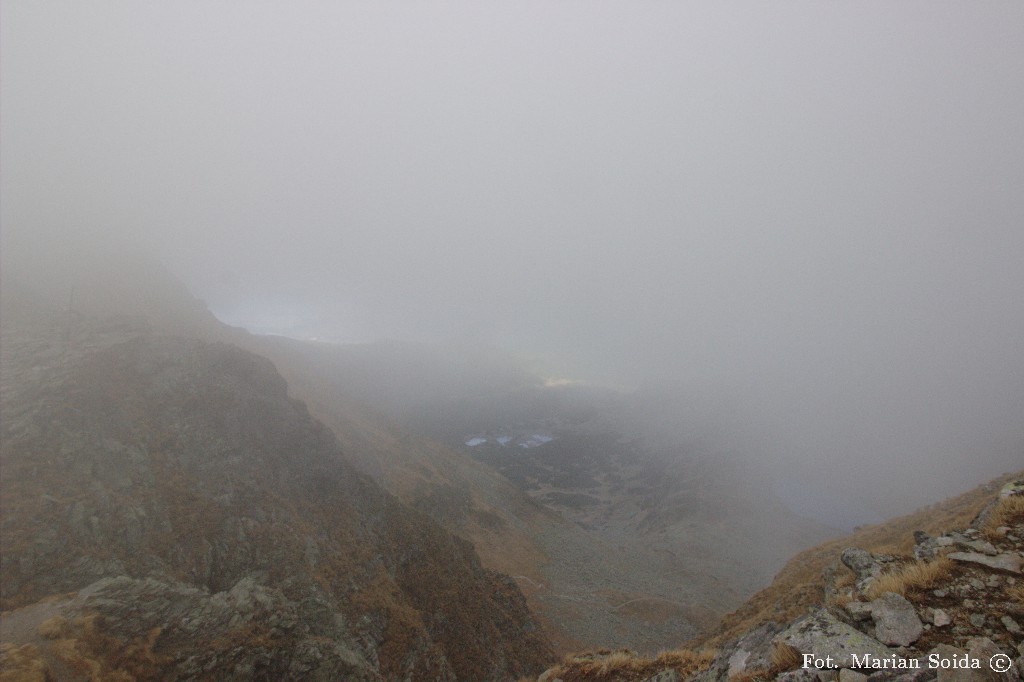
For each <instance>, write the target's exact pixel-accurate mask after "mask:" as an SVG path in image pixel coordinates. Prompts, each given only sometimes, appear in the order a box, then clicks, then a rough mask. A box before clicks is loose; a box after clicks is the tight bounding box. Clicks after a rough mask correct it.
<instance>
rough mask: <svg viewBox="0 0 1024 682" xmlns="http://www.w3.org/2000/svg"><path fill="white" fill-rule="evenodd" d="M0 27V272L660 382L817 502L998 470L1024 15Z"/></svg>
mask: <svg viewBox="0 0 1024 682" xmlns="http://www.w3.org/2000/svg"><path fill="white" fill-rule="evenodd" d="M0 19H2V21H0V31H2V35H0V39H2V42H0V50H2V55H0V56H2V59H0V70H2V73H0V76H2V77H0V88H2V92H0V96H2V100H0V103H2V117H0V125H2V156H0V163H2V168H0V170H2V223H3V239H4V247H5V249H7V248H11V249H15V247H16V246H17V245H18V243H20V242H24V241H27V240H30V239H34V238H37V237H39V236H43V238H44V239H49V240H54V241H53V243H73V242H76V240H82V239H84V240H95V239H97V238H98V237H97V236H98V235H103V236H105V237H108V238H110V239H113V240H115V241H117V240H126V241H131V242H132V243H134V244H139V245H142V246H144V247H146V248H148V249H150V250H152V251H153V252H154V253H156V254H157V255H158V256H159V257H161V258H162V259H164V260H165V261H166V262H167V264H168V266H169V267H170V268H171V269H172V270H173V271H175V272H176V273H177V274H178V275H179V276H181V277H182V278H183V279H184V280H185V281H186V283H187V284H188V285H189V287H190V288H191V289H192V291H193V292H194V293H195V294H196V295H198V296H200V297H202V298H204V299H205V300H207V301H208V302H209V303H210V305H211V307H212V308H213V309H214V310H215V311H216V312H218V313H219V314H220V315H221V316H222V317H224V318H225V319H227V320H228V321H232V322H235V323H240V322H245V323H248V324H250V325H252V326H253V327H255V328H260V329H276V330H278V331H289V330H292V331H301V332H302V333H310V334H317V335H321V336H326V337H331V338H336V339H340V340H368V339H374V338H382V337H392V338H396V337H397V338H412V339H444V338H450V337H453V336H469V337H474V338H480V339H483V340H488V341H492V342H496V343H499V344H501V345H504V346H506V347H508V348H510V349H512V350H516V351H519V352H524V353H528V354H532V355H539V356H543V357H545V358H548V359H549V360H550V362H551V363H552V365H553V366H558V367H562V368H563V370H562V371H563V372H564V373H566V374H569V375H575V376H583V377H590V378H597V379H600V380H606V381H614V382H620V383H625V384H634V385H635V384H640V383H643V382H647V381H651V380H652V379H662V378H666V377H669V378H673V379H679V380H682V381H683V382H684V383H686V384H687V385H689V386H691V387H692V390H693V392H694V395H697V396H704V395H708V396H711V395H713V396H716V398H715V402H716V404H719V403H723V404H727V405H729V408H728V410H727V412H728V414H729V418H728V421H729V422H730V424H732V426H730V427H729V430H730V432H731V433H732V434H733V435H734V436H735V437H736V438H738V439H739V440H742V441H746V440H749V441H750V443H751V444H752V445H750V446H749V447H751V448H755V449H760V450H761V451H765V452H768V453H770V455H771V456H774V457H778V458H780V461H788V462H792V463H799V465H800V466H801V467H805V465H806V466H807V467H809V468H814V467H826V468H827V467H833V469H831V470H830V472H831V473H833V474H834V473H836V472H837V471H838V472H840V473H842V472H846V471H847V469H849V471H850V472H853V471H857V470H863V468H864V466H863V464H853V463H850V464H842V462H853V461H854V460H857V458H864V457H867V461H869V462H870V463H872V464H877V465H878V466H879V467H881V469H880V471H882V472H883V473H885V472H888V471H890V469H893V468H894V467H895V468H902V469H911V468H914V469H915V470H916V471H918V472H920V471H923V470H929V471H930V470H931V469H937V468H940V469H942V473H941V474H938V473H936V475H937V476H938V475H941V476H943V477H949V478H950V479H952V478H956V476H959V475H961V474H962V475H964V476H967V477H968V478H971V472H974V474H973V478H974V479H978V478H979V477H980V476H983V475H987V474H988V473H989V471H988V470H989V469H997V471H995V473H998V472H999V471H1001V470H1003V469H1006V468H1010V466H1012V465H1015V464H1016V465H1020V464H1021V463H1024V454H1022V449H1021V447H1022V446H1021V444H1022V442H1024V427H1022V422H1024V123H1022V122H1024V3H1020V2H1018V1H1017V0H1013V1H1010V2H985V3H977V2H971V1H967V0H964V1H962V2H934V1H931V0H929V1H927V2H899V3H894V2H888V1H886V2H827V3H825V2H775V3H762V2H749V3H739V2H737V3H721V2H703V3H696V2H687V3H680V2H640V3H637V2H593V1H588V2H548V1H545V2H521V1H517V2H487V3H479V2H464V3H462V2H425V3H398V2H360V3H353V2H276V3H273V2H256V3H248V2H246V3H242V2H188V1H185V2H173V3H168V2H128V1H125V2H103V1H92V2H88V3H85V2H71V1H68V2H45V1H38V0H4V2H3V4H2V17H0ZM740 422H741V423H742V424H743V428H737V427H735V423H740ZM968 451H970V452H971V453H977V454H970V455H968V454H965V453H966V452H968ZM994 452H999V453H1002V454H991V453H994ZM865 453H871V454H870V456H868V455H866V454H865ZM979 457H981V458H982V459H983V461H984V463H985V465H984V471H982V472H981V473H980V474H979V473H978V466H979V464H978V458H979ZM812 459H813V461H815V462H821V463H822V464H820V465H819V464H815V465H811V464H810V463H809V462H810V461H811V460H812ZM883 463H884V466H883ZM894 463H896V464H894ZM887 467H888V468H887ZM1000 467H1002V468H1000ZM821 475H822V476H824V475H825V474H821ZM922 475H926V474H922ZM927 475H931V474H930V473H929V474H927ZM957 487H962V486H959V485H957V484H955V483H954V484H953V485H952V488H953V489H956V488H957Z"/></svg>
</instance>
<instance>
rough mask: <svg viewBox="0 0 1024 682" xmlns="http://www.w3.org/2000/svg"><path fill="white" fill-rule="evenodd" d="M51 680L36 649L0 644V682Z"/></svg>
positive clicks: (26, 645)
mask: <svg viewBox="0 0 1024 682" xmlns="http://www.w3.org/2000/svg"><path fill="white" fill-rule="evenodd" d="M50 679H52V678H51V677H50V670H49V668H48V667H47V665H46V662H45V661H43V658H42V656H41V655H40V653H39V649H38V647H36V646H35V645H33V644H24V645H22V646H17V645H15V644H11V643H9V642H6V643H4V644H0V682H47V680H50Z"/></svg>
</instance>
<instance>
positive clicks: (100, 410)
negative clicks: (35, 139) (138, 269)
mask: <svg viewBox="0 0 1024 682" xmlns="http://www.w3.org/2000/svg"><path fill="white" fill-rule="evenodd" d="M8 303H9V301H5V304H4V309H5V311H10V310H16V311H17V310H21V309H22V308H25V309H29V310H38V309H37V308H35V307H34V306H31V305H29V306H16V307H13V308H12V307H8ZM2 334H3V335H2V339H0V349H2V352H3V357H2V363H0V367H2V372H3V375H2V379H3V381H2V387H3V388H2V403H0V406H2V428H3V434H2V436H3V439H2V461H3V466H2V469H0V477H2V480H0V485H2V489H3V491H4V494H3V496H2V522H0V523H2V525H0V531H2V535H0V539H2V544H3V553H2V557H0V561H2V563H0V577H2V580H0V599H2V607H3V609H4V614H3V617H2V619H0V623H2V629H3V632H2V640H3V642H4V666H5V667H4V670H5V672H4V674H5V675H7V674H10V675H23V677H22V679H33V678H32V677H31V675H37V678H38V679H45V675H46V674H49V675H50V676H51V677H53V678H56V679H100V678H104V679H133V678H139V679H143V678H145V679H211V680H212V679H217V680H221V679H238V680H242V679H246V680H248V679H274V680H277V679H353V680H361V679H365V680H380V679H385V680H400V679H401V680H428V679H429V680H506V679H511V678H514V677H516V676H518V675H521V674H525V673H527V672H529V671H530V670H531V669H533V670H536V669H537V668H538V667H539V665H540V664H541V663H542V662H543V661H545V660H546V659H547V658H548V657H549V656H550V655H551V653H550V649H549V648H548V645H547V643H546V641H545V640H544V639H543V637H542V636H541V635H540V633H539V631H538V629H537V626H536V625H535V623H534V622H533V620H532V618H531V617H530V615H529V612H528V610H527V607H526V604H525V601H524V599H523V597H522V594H521V593H520V591H519V590H518V588H517V587H516V586H515V584H514V583H513V582H512V581H511V580H510V579H508V578H507V577H504V576H501V575H499V574H497V573H494V572H492V571H489V570H487V569H484V568H483V567H482V566H481V565H480V562H479V559H478V558H477V556H476V554H475V552H474V551H473V548H472V546H471V545H470V544H469V543H468V542H466V541H464V540H460V539H458V538H456V537H453V536H452V535H450V534H449V533H448V532H446V531H444V530H443V529H442V528H441V527H440V526H438V525H437V524H436V523H434V522H432V521H431V520H429V519H428V518H427V517H425V516H424V515H422V514H420V513H418V512H416V511H414V510H412V509H410V508H408V507H406V506H405V505H403V504H402V503H400V502H398V501H397V500H396V499H395V498H393V497H392V496H391V495H389V494H387V493H385V492H383V491H382V490H381V489H380V488H379V487H378V486H377V485H376V484H375V483H374V482H373V481H372V480H371V479H370V478H369V477H367V476H366V475H364V474H361V473H359V472H358V471H357V470H356V469H355V468H354V467H353V466H352V465H351V464H350V463H349V462H348V461H347V460H346V457H345V456H344V453H343V451H342V449H341V447H339V445H338V443H337V441H336V439H335V437H334V436H333V434H332V433H331V432H330V431H329V430H328V429H327V428H325V427H324V426H323V425H322V424H320V423H319V422H317V421H316V420H315V419H313V418H312V417H311V416H310V414H309V413H308V411H307V410H306V408H305V406H304V405H303V404H302V403H299V402H297V401H295V400H293V399H291V398H290V397H289V395H288V391H287V386H286V384H285V382H284V380H283V379H282V378H281V377H280V376H279V375H278V374H277V373H276V371H275V370H274V368H273V366H272V365H271V363H270V362H268V361H267V360H265V359H262V358H260V357H258V356H254V355H252V354H250V353H248V352H245V351H243V350H240V349H239V348H237V347H233V346H230V345H227V344H221V343H207V342H202V341H197V340H189V339H182V338H176V337H168V336H163V335H160V334H157V333H153V332H152V331H150V330H149V329H148V328H147V326H146V325H145V324H144V323H142V322H140V321H139V320H136V319H126V318H121V319H107V320H103V321H100V320H97V319H95V318H90V317H85V316H81V315H56V314H50V313H46V314H33V315H25V314H21V313H18V314H16V315H13V316H7V315H5V317H4V319H3V325H2ZM47 671H48V672H47ZM14 679H17V678H16V677H15V678H14Z"/></svg>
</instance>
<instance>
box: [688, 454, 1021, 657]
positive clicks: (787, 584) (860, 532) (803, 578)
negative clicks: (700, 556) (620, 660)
mask: <svg viewBox="0 0 1024 682" xmlns="http://www.w3.org/2000/svg"><path fill="white" fill-rule="evenodd" d="M1022 473H1024V472H1018V473H1016V474H1005V475H1003V476H1002V477H1000V478H998V479H996V480H995V481H992V482H990V483H987V484H984V485H980V486H978V487H976V488H974V489H973V490H969V491H968V492H966V493H963V494H962V495H958V496H957V497H953V498H950V499H948V500H944V501H942V502H938V503H936V504H933V505H930V506H928V507H924V508H922V509H919V510H917V511H915V512H913V513H911V514H908V515H906V516H901V517H898V518H895V519H892V520H890V521H886V522H885V523H881V524H876V525H870V526H863V527H861V528H858V529H857V530H855V531H854V532H853V533H851V534H850V535H847V536H845V537H842V538H839V539H837V540H831V541H829V542H825V543H822V544H820V545H818V546H816V547H813V548H811V549H808V550H806V551H803V552H800V553H799V554H797V555H796V556H794V557H793V558H792V559H790V561H789V562H788V563H787V564H786V566H785V567H784V568H783V569H782V570H781V571H779V574H778V575H777V576H776V577H775V580H773V581H772V584H771V585H769V586H768V587H766V588H765V589H763V590H761V591H760V592H758V593H757V594H755V595H754V596H753V597H751V598H750V599H749V600H748V601H747V603H745V604H744V605H743V606H741V607H740V608H738V609H737V610H736V611H734V612H732V613H730V614H729V615H727V616H726V617H725V618H723V619H722V622H721V623H720V624H719V625H718V627H716V628H714V629H712V630H710V631H709V632H708V633H707V634H704V635H701V636H699V637H697V638H696V639H694V640H693V641H691V642H689V643H688V646H689V647H691V648H703V647H715V646H719V645H721V644H722V643H724V642H726V641H728V640H730V639H732V638H734V637H736V636H738V635H740V634H741V633H743V632H745V631H747V630H749V629H751V628H752V627H754V626H755V625H757V624H758V623H761V622H764V621H767V620H775V621H779V622H788V621H791V620H793V619H794V618H796V617H798V616H800V615H801V614H803V613H804V612H805V611H806V610H807V608H808V607H809V606H812V605H814V604H820V603H821V602H822V601H823V598H824V585H825V579H824V577H823V573H824V571H825V570H826V569H827V568H829V567H830V566H832V565H834V564H836V563H837V562H838V561H839V555H840V554H841V553H842V551H843V550H844V549H845V548H847V547H861V548H863V549H867V550H869V551H872V552H886V553H892V554H909V553H910V552H911V550H912V549H913V545H914V539H913V533H914V531H915V530H923V531H925V532H927V533H929V534H931V535H938V534H941V533H944V532H946V531H949V530H951V529H954V528H963V527H965V526H967V525H968V524H969V523H970V522H971V520H972V519H973V518H974V517H975V516H976V515H977V514H978V512H980V511H981V510H982V508H983V507H984V506H985V505H986V504H988V503H989V502H990V501H991V500H992V495H993V493H994V492H995V491H996V490H998V489H999V487H1000V486H1002V485H1003V484H1004V483H1006V482H1007V481H1009V480H1010V479H1012V478H1015V477H1019V476H1021V475H1022Z"/></svg>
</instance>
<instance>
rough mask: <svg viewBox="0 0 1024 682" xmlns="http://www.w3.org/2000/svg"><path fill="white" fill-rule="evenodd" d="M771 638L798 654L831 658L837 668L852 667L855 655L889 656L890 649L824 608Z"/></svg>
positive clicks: (890, 653)
mask: <svg viewBox="0 0 1024 682" xmlns="http://www.w3.org/2000/svg"><path fill="white" fill-rule="evenodd" d="M775 641H777V642H781V643H783V644H788V645H789V646H791V647H793V648H794V649H796V650H797V651H799V652H800V653H801V654H811V655H813V656H815V658H818V659H825V660H831V663H830V665H832V666H835V667H837V668H853V667H856V663H855V661H854V659H853V655H856V656H857V657H858V658H863V657H865V656H870V657H873V658H880V659H884V658H889V657H890V656H891V655H892V653H893V652H892V651H891V650H890V649H889V648H888V647H887V646H885V645H884V644H882V643H881V642H879V641H878V640H877V639H874V638H872V637H869V636H867V635H865V634H864V633H863V632H861V631H860V630H857V629H855V628H853V627H851V626H849V625H847V624H846V623H843V622H842V621H840V620H838V619H837V618H836V617H835V616H833V615H832V614H831V613H829V612H828V611H826V610H824V609H819V610H817V611H814V612H812V613H811V614H809V615H807V616H804V617H803V618H801V619H800V620H798V621H796V622H795V623H793V625H791V626H790V627H789V628H788V629H787V630H786V631H785V632H783V633H781V634H780V635H779V636H778V637H776V639H775Z"/></svg>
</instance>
